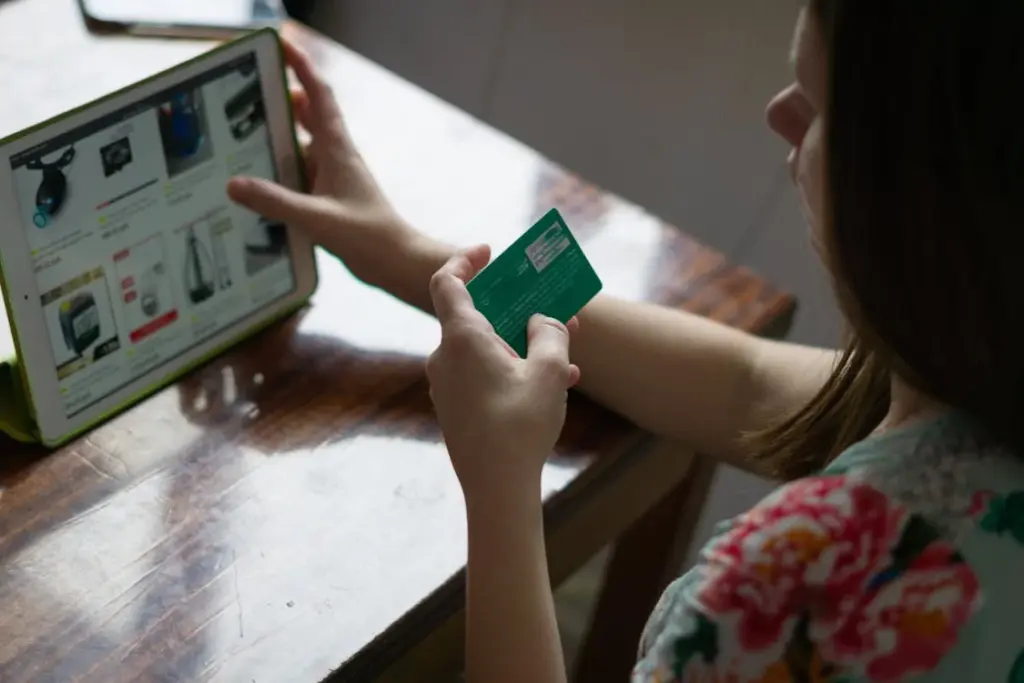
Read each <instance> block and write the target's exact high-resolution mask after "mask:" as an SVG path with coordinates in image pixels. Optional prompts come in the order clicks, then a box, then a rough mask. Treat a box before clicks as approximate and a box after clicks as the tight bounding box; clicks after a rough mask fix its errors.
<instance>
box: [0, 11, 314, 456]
mask: <svg viewBox="0 0 1024 683" xmlns="http://www.w3.org/2000/svg"><path fill="white" fill-rule="evenodd" d="M294 131H295V129H294V125H293V122H292V118H291V107H290V105H289V100H288V95H287V86H286V83H285V78H284V70H283V58H282V53H281V49H280V44H279V41H278V38H277V34H276V32H274V31H273V30H271V29H265V30H260V31H256V32H254V33H251V34H248V35H246V36H245V37H242V38H240V39H238V40H235V41H233V42H231V43H228V44H226V45H223V46H221V47H218V48H216V49H214V50H212V51H210V52H208V53H206V54H204V55H201V56H199V57H197V58H195V59H193V60H191V61H189V62H186V63H184V64H182V65H180V66H178V67H175V68H173V69H170V70H168V71H165V72H163V73H160V74H157V75H156V76H153V77H151V78H149V79H147V80H145V81H143V82H141V83H137V84H135V85H133V86H130V87H128V88H126V89H124V90H121V91H119V92H117V93H114V94H111V95H109V96H107V97H104V98H102V99H100V100H97V101H95V102H92V103H89V104H87V105H85V106H83V107H79V108H78V109H75V110H73V111H71V112H68V113H66V114H64V115H62V116H59V117H57V118H54V119H51V120H49V121H45V122H43V123H41V124H39V125H37V126H34V127H33V128H30V129H28V130H26V131H23V132H21V133H18V134H16V135H15V136H13V137H11V138H7V139H5V140H0V212H2V215H3V216H4V219H5V224H4V230H3V231H2V232H0V277H2V279H3V290H4V298H5V303H6V305H7V312H8V317H9V320H10V324H11V328H12V333H13V336H14V340H15V345H16V348H17V354H18V361H19V362H18V368H19V371H20V372H21V373H22V377H21V379H22V382H23V383H24V384H25V385H26V386H27V387H28V394H29V396H28V398H29V403H30V405H31V409H32V412H33V416H32V417H33V419H34V422H35V427H36V430H37V432H38V436H39V438H40V440H41V441H42V442H43V443H45V444H47V445H58V444H59V443H61V442H63V441H66V440H68V439H69V438H71V437H72V436H74V435H76V434H78V433H80V432H82V431H83V430H85V429H87V428H88V427H90V426H92V425H94V424H96V423H97V422H98V421H100V420H102V419H104V418H106V417H108V416H110V415H112V414H113V413H115V412H117V411H119V410H121V409H122V408H125V407H127V406H129V405H131V404H132V403H133V402H135V401H137V400H138V399H140V398H141V397H143V396H144V395H146V394H148V393H151V392H153V391H154V390H156V389H157V388H159V387H161V386H164V385H166V384H167V383H169V382H170V381H171V380H173V379H174V378H175V377H177V376H178V375H180V374H182V373H184V372H185V371H187V370H188V369H190V368H192V367H194V366H196V365H198V364H200V363H201V362H203V361H205V360H207V359H209V358H210V357H211V356H212V355H214V354H215V353H217V352H219V351H221V350H223V349H224V348H226V347H227V346H228V345H230V344H232V343H234V342H236V341H239V340H240V339H241V338H243V337H245V336H246V335H248V334H250V333H252V332H253V331H254V330H256V329H257V328H259V327H262V326H264V325H266V324H267V323H269V322H270V321H272V320H274V319H276V318H279V317H281V316H283V315H285V314H287V313H289V312H291V311H293V310H294V309H296V308H297V307H298V306H300V305H301V304H302V303H303V302H304V301H305V300H306V299H307V298H308V297H309V296H310V295H311V294H312V292H313V290H314V289H315V287H316V269H315V263H314V255H313V247H312V245H311V244H310V242H309V241H308V240H306V239H304V238H303V237H302V236H301V235H300V234H299V233H298V232H297V231H289V230H287V229H286V226H284V225H282V224H280V223H273V222H268V221H266V220H263V219H261V218H260V217H259V216H257V215H255V214H253V213H251V212H249V211H247V210H245V209H242V208H240V207H238V206H237V205H235V204H234V203H232V202H231V201H230V200H229V199H228V197H227V195H226V190H225V186H226V183H227V181H228V179H229V178H230V177H231V176H233V175H241V174H244V175H254V176H261V177H265V178H273V179H276V180H277V181H278V182H281V183H282V184H284V185H285V186H288V187H291V188H296V189H299V188H301V187H302V185H303V183H302V180H301V171H300V168H299V164H298V163H297V160H298V158H299V157H298V153H297V146H296V140H295V132H294Z"/></svg>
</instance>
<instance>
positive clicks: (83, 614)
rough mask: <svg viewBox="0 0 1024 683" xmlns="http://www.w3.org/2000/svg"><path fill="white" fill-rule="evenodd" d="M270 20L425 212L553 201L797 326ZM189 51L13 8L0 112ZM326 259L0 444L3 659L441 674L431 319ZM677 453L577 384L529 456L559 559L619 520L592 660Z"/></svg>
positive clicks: (689, 243)
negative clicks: (96, 414)
mask: <svg viewBox="0 0 1024 683" xmlns="http://www.w3.org/2000/svg"><path fill="white" fill-rule="evenodd" d="M286 32H287V33H288V34H289V35H291V36H292V37H294V38H296V39H297V40H299V41H300V42H301V43H302V44H303V45H304V46H305V47H306V48H307V49H308V50H309V51H310V53H311V54H312V55H314V57H315V59H316V61H317V62H318V63H319V65H320V67H321V68H322V69H323V71H324V73H325V74H326V75H327V77H328V78H329V80H330V82H331V83H332V84H333V86H334V88H335V91H336V93H337V95H338V97H339V98H340V100H341V101H342V103H343V105H344V108H345V111H346V114H347V117H348V120H349V124H350V126H351V129H352V132H353V135H354V137H355V138H356V140H357V142H358V144H359V145H360V146H361V148H362V149H363V151H364V153H365V155H366V157H367V159H368V161H369V163H370V164H371V166H372V167H373V170H374V171H375V172H376V173H377V175H378V177H379V178H380V181H381V183H382V184H383V186H384V187H385V189H386V190H387V192H388V193H389V194H390V195H391V197H392V198H393V200H394V201H395V202H396V204H397V205H398V207H399V208H400V209H401V211H403V212H404V213H405V214H406V215H407V216H408V217H409V218H410V219H411V220H412V222H413V223H415V224H416V225H418V226H421V227H422V228H424V229H426V230H428V231H431V232H433V233H436V234H438V235H441V236H443V237H445V238H447V239H449V240H452V241H455V242H461V243H468V242H475V241H479V240H482V239H486V240H489V241H490V242H491V243H492V244H493V245H494V247H495V248H496V249H500V248H503V247H504V246H506V245H507V244H509V243H510V242H511V241H512V239H513V238H514V237H515V236H516V235H517V234H518V233H519V232H520V231H522V230H523V229H524V228H525V227H526V226H527V225H529V224H530V222H531V220H532V219H533V218H535V217H537V216H539V215H540V214H541V213H542V212H543V211H545V210H546V209H547V208H549V207H551V206H552V205H555V206H558V207H559V208H560V209H561V210H562V211H563V212H564V214H565V216H566V219H567V220H568V222H569V224H570V226H572V228H573V229H574V231H575V232H576V234H577V235H578V236H579V238H580V241H581V242H582V243H583V244H584V248H585V249H586V251H587V253H588V254H589V255H590V257H591V258H592V260H593V262H594V264H595V266H596V268H597V270H598V272H599V273H600V274H601V276H602V277H603V279H604V282H605V284H606V288H607V291H608V292H612V293H615V294H618V295H621V296H624V297H629V298H632V299H648V300H655V301H659V302H663V303H666V304H669V305H673V306H679V307H683V308H686V309H687V310H691V311H697V312H700V313H702V314H705V315H709V316H712V317H714V318H717V319H720V320H724V321H727V322H728V323H730V324H733V325H736V326H739V327H742V328H744V329H747V330H752V331H757V332H760V333H766V334H767V333H771V334H778V333H781V332H782V330H784V329H785V326H786V325H787V324H788V320H789V317H790V314H791V313H792V310H793V302H792V300H791V299H790V298H789V297H787V296H785V295H783V294H781V293H779V292H778V291H776V290H774V289H773V288H772V287H770V286H769V285H767V284H766V283H765V282H763V281H762V280H760V279H758V278H757V277H755V276H754V275H753V274H751V273H749V272H747V271H745V270H743V269H740V268H735V267H732V266H730V265H729V264H727V263H726V262H725V261H724V260H723V259H722V257H721V256H719V255H718V254H716V253H715V252H713V251H711V250H709V249H707V248H704V247H702V246H701V245H699V244H697V243H696V242H695V241H693V240H692V239H690V238H688V237H686V236H685V235H683V234H682V233H680V232H678V231H677V230H675V229H674V228H671V227H668V226H666V225H664V224H663V223H661V222H660V221H659V220H657V219H656V218H654V217H652V216H650V215H648V214H646V213H645V212H644V211H643V210H641V209H639V208H637V207H635V206H632V205H630V204H628V203H626V202H624V201H622V200H620V199H617V198H615V197H613V196H611V195H609V194H607V193H605V192H602V191H600V190H598V189H596V188H594V187H592V186H590V185H587V184H586V183H584V182H582V181H580V180H579V179H577V178H575V177H573V176H572V175H571V174H569V173H567V172H565V171H564V170H562V169H560V168H558V167H557V166H556V165H554V164H552V163H550V162H549V161H546V160H545V159H543V158H541V157H540V156H539V155H538V154H536V153H535V152H533V151H531V150H529V149H527V148H526V147H524V146H523V145H521V144H519V143H517V142H515V141H513V140H511V139H509V138H508V137H506V136H504V135H502V134H501V133H498V132H496V131H494V130H492V129H490V128H488V127H487V126H485V125H482V124H481V123H479V122H477V121H475V120H473V119H472V118H470V117H469V116H467V115H466V114H464V113H462V112H460V111H458V110H456V109H453V108H452V107H450V106H448V105H446V104H444V103H442V102H440V101H438V100H436V99H435V98H433V97H432V96H430V95H428V94H426V93H424V92H422V91H420V90H419V89H417V88H415V87H413V86H411V85H409V84H408V83H405V82H403V81H401V80H400V79H398V78H396V77H395V76H393V75H392V74H390V73H388V72H386V71H384V70H383V69H381V68H379V67H377V66H375V65H373V64H371V63H368V62H367V61H365V60H364V59H362V58H360V57H358V56H356V55H354V54H352V53H351V52H349V51H348V50H346V49H344V48H342V47H340V46H338V45H336V44H334V43H332V42H330V41H329V40H327V39H325V38H323V37H321V36H319V35H317V34H315V33H313V32H311V31H309V30H305V29H302V28H299V27H298V26H294V25H292V26H288V27H286ZM206 47H208V44H203V43H193V42H182V41H157V40H141V39H131V38H123V37H110V36H105V37H101V36H94V35H90V34H89V33H87V32H86V31H85V29H84V27H83V25H82V23H81V20H80V18H79V15H78V13H77V11H76V8H75V3H74V2H73V0H14V1H13V2H7V3H4V4H2V5H0V79H2V82H3V84H4V92H3V97H2V98H0V133H2V134H7V133H9V132H12V131H14V130H17V129H19V128H21V127H24V126H26V125H28V124H31V123H33V122H35V121H37V120H40V119H42V118H43V117H46V116H49V115H53V114H56V113H58V112H60V111H62V110H64V109H66V108H69V107H71V106H73V105H77V104H80V103H82V102H84V101H86V100H88V99H91V98H92V97H94V96H98V95H100V94H102V93H104V92H106V91H109V90H111V89H113V88H117V87H119V86H122V85H125V84H127V83H129V82H131V81H133V80H136V79H139V78H142V77H144V76H146V75H148V74H150V73H152V72H154V71H155V70H157V69H159V68H163V67H166V66H168V65H171V64H173V63H175V62H177V61H179V60H182V59H184V58H186V57H188V56H190V55H193V54H195V53H197V52H199V51H201V50H203V49H204V48H206ZM319 264H320V268H321V272H322V284H321V286H320V289H319V292H318V293H317V295H316V297H315V299H314V301H313V304H312V305H311V306H310V307H309V308H308V309H307V310H304V311H302V312H300V313H299V314H297V315H295V316H293V317H292V318H291V319H289V320H287V321H286V322H283V323H281V324H278V325H276V326H274V327H273V328H272V329H270V330H269V331H266V332H265V333H263V334H260V335H259V336H258V337H256V338H254V339H252V340H251V341H249V342H247V343H245V344H243V345H242V346H240V347H239V348H237V349H236V350H234V351H232V352H230V353H228V354H226V355H224V356H223V357H222V358H220V359H219V360H216V361H214V362H212V363H210V364H209V365H207V366H206V367H204V368H203V369H201V370H199V371H197V372H195V373H193V374H192V375H190V376H189V377H187V378H186V379H185V380H183V381H181V382H180V383H179V384H177V385H176V386H174V387H172V388H170V389H168V390H166V391H163V392H161V393H160V394H158V395H156V396H154V397H153V398H151V399H149V400H147V401H145V402H143V403H142V404H140V405H139V406H137V407H135V408H134V409H132V410H130V411H128V412H127V413H125V414H123V415H121V416H120V417H118V418H116V419H114V420H113V421H111V422H109V423H108V424H106V425H104V426H102V427H100V428H98V429H96V430H95V431H93V432H92V433H90V434H89V435H88V436H86V437H84V438H82V439H80V440H78V441H77V442H75V443H73V444H71V445H69V446H67V447H65V448H63V449H61V450H59V451H58V452H55V453H45V452H44V451H43V450H41V449H37V448H26V447H23V446H20V445H16V444H15V443H13V442H11V441H8V440H5V439H0V452H2V454H3V458H2V461H0V680H2V681H4V682H5V683H17V682H21V681H60V682H62V683H63V682H64V681H79V682H84V681H97V682H101V683H113V682H114V681H139V680H148V681H161V682H164V681H210V680H215V681H231V682H234V681H244V682H246V683H247V682H249V681H259V682H262V681H300V682H301V681H310V682H312V681H318V680H321V679H323V678H324V677H326V676H328V675H329V674H331V672H332V670H336V671H335V674H334V676H335V677H336V678H337V680H345V681H370V680H374V679H378V678H381V677H383V678H384V679H386V680H408V679H409V678H413V677H416V678H422V679H432V680H443V678H440V677H441V676H443V675H444V674H446V673H449V672H451V671H453V670H454V669H455V668H457V667H458V664H459V659H460V656H461V653H460V650H459V648H460V646H461V631H460V630H461V627H462V621H461V618H462V607H463V586H462V578H461V575H460V572H461V570H462V567H463V562H464V556H465V550H466V538H465V530H464V519H463V509H462V497H461V493H460V490H459V487H458V484H457V482H456V479H455V477H454V475H453V474H452V471H451V468H450V466H449V464H448V458H447V456H446V454H445V451H444V448H443V446H442V444H441V443H440V440H439V434H438V428H437V425H436V423H435V421H434V417H433V415H432V412H431V406H430V401H429V399H428V396H427V387H426V384H425V380H424V375H423V358H424V357H425V355H426V354H428V353H429V352H430V351H431V349H432V348H433V347H434V345H435V344H436V342H437V340H438V330H437V326H436V324H435V322H434V321H433V320H432V319H430V318H428V317H427V316H426V315H424V314H422V313H420V312H418V311H415V310H413V309H411V308H409V307H407V306H405V305H403V304H401V303H399V302H397V301H394V300H392V299H391V298H389V297H388V296H387V295H385V294H383V293H381V292H378V291H374V290H371V289H369V288H367V287H365V286H363V285H361V284H359V283H358V282H356V281H355V280H354V279H353V278H352V277H351V276H350V275H349V274H348V273H347V271H346V270H345V269H344V268H343V267H342V266H341V265H340V264H339V263H337V262H336V261H335V260H334V259H332V258H331V257H329V256H327V255H324V254H321V255H320V259H319ZM693 465H694V459H693V458H692V457H690V456H689V455H687V454H686V452H685V451H681V450H680V449H678V448H677V447H675V446H674V445H671V444H669V445H665V444H656V443H652V439H650V438H649V437H647V436H646V435H645V434H643V433H641V432H640V431H639V430H638V429H636V428H635V427H633V426H631V425H630V424H627V423H626V422H625V421H623V420H622V419H620V418H618V417H616V416H615V415H612V414H610V413H609V412H607V411H605V410H604V409H602V408H600V407H598V406H596V405H594V404H592V403H589V402H587V401H585V400H583V399H579V398H578V397H574V399H573V401H572V406H571V410H570V417H569V420H568V424H567V427H566V430H565V434H564V438H563V440H562V442H561V444H560V446H559V448H558V452H557V454H556V456H555V457H554V458H553V459H552V460H551V462H550V464H549V465H548V467H547V468H546V469H545V472H544V492H545V496H546V501H547V502H546V505H547V508H546V510H547V519H548V527H547V529H548V535H549V540H548V542H549V546H548V547H549V553H550V556H551V572H552V579H553V580H554V581H555V582H559V581H561V580H563V579H565V578H566V577H567V576H568V575H569V574H570V573H571V572H573V571H574V570H575V569H577V568H578V567H579V566H580V565H581V564H582V563H583V562H584V561H585V560H586V559H587V558H588V557H590V556H591V555H592V554H593V553H594V552H596V551H597V550H598V549H600V548H601V547H603V546H605V545H607V544H608V543H609V542H612V541H613V540H615V539H616V538H619V537H621V538H622V540H621V544H620V547H627V548H629V547H632V548H633V550H632V551H631V552H629V553H618V554H617V555H616V557H615V559H613V561H612V566H611V568H610V570H609V571H610V574H609V575H610V576H611V577H613V578H614V577H618V578H619V579H623V578H625V579H628V580H629V581H627V582H625V583H623V582H622V581H621V580H617V581H612V582H611V583H610V584H609V586H608V588H607V590H606V594H605V596H604V597H603V598H602V606H601V607H599V610H601V611H602V613H604V612H605V611H607V610H612V611H615V610H617V609H618V608H617V607H616V605H617V604H619V603H620V602H621V596H623V595H627V594H628V595H629V596H630V599H629V600H628V601H627V604H628V605H630V606H631V609H632V613H634V615H633V616H630V615H629V614H625V615H624V616H623V618H624V619H626V621H625V622H623V624H624V625H623V624H619V625H617V626H616V629H615V630H614V631H613V632H612V633H611V636H609V634H608V632H604V633H603V634H602V632H600V631H595V633H594V638H595V640H593V641H592V642H591V644H590V645H589V646H588V647H587V648H585V650H584V657H583V659H584V661H583V663H582V664H581V667H583V669H584V670H586V669H587V667H593V666H594V664H595V663H599V664H600V665H601V666H602V667H603V669H602V673H603V674H605V675H606V676H608V675H610V674H614V675H615V676H616V677H617V676H620V675H621V673H620V672H619V671H617V670H616V669H615V667H616V666H618V667H620V668H621V667H622V666H624V665H628V658H629V657H630V656H632V650H633V648H635V643H636V638H637V632H636V629H637V628H638V625H637V624H634V623H631V622H630V619H632V621H633V622H636V621H637V620H639V619H642V616H643V615H644V614H645V613H646V611H647V610H649V609H650V608H651V603H652V601H653V599H654V597H655V596H656V594H657V591H659V590H660V588H661V585H662V584H663V579H664V575H665V570H666V566H668V565H670V563H671V561H672V552H671V550H672V539H673V538H675V537H676V536H678V535H679V533H680V525H679V523H678V519H679V515H680V509H681V506H684V505H685V504H686V503H687V501H689V502H690V503H691V505H694V504H695V503H694V502H693V501H699V500H700V495H699V494H700V493H701V491H700V490H698V491H696V493H694V494H693V495H689V496H688V495H687V494H686V491H687V488H686V487H687V481H691V482H692V481H697V482H701V481H705V482H706V472H707V471H708V470H707V468H706V467H694V466H693ZM701 471H703V472H705V475H700V474H699V473H700V472H701ZM694 472H698V476H696V477H691V478H690V479H689V480H688V479H687V475H688V474H689V475H693V473H694ZM701 476H704V477H705V478H704V479H703V480H702V479H701ZM703 486H704V484H699V485H698V489H700V488H702V487H703ZM659 501H661V502H660V503H659ZM682 531H683V532H684V533H685V531H686V529H685V527H684V528H683V529H682ZM645 551H647V552H645ZM630 582H632V583H630ZM617 613H620V614H621V610H620V611H619V612H617ZM595 653H596V654H597V655H599V656H597V657H596V658H595V657H594V654H595ZM609 662H617V663H615V664H614V665H613V664H609ZM624 663H625V664H624ZM339 667H341V668H339ZM620 680H624V679H620Z"/></svg>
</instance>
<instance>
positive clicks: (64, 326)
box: [58, 292, 100, 356]
mask: <svg viewBox="0 0 1024 683" xmlns="http://www.w3.org/2000/svg"><path fill="white" fill-rule="evenodd" d="M58 315H59V317H60V329H61V333H62V334H63V336H64V344H65V345H67V347H68V349H69V350H71V351H74V352H75V354H76V355H78V356H81V355H82V352H83V351H85V350H86V349H87V348H89V346H90V345H91V344H92V343H93V342H95V341H96V340H97V339H99V336H100V309H99V308H98V307H97V306H96V299H95V298H93V295H92V294H90V293H89V292H82V293H80V294H76V295H74V296H73V297H71V298H69V299H66V300H64V301H63V302H61V304H60V312H59V313H58Z"/></svg>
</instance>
